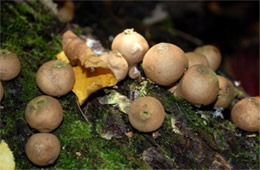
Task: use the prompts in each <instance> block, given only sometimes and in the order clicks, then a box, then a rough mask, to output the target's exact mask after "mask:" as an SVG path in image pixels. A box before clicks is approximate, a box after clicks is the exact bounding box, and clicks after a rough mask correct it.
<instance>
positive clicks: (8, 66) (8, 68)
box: [0, 49, 21, 81]
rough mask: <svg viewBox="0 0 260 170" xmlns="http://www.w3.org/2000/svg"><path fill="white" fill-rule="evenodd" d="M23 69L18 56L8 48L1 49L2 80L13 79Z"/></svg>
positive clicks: (0, 72) (0, 77)
mask: <svg viewBox="0 0 260 170" xmlns="http://www.w3.org/2000/svg"><path fill="white" fill-rule="evenodd" d="M20 70H21V63H20V61H19V59H18V57H17V56H16V55H15V54H14V53H11V52H10V51H8V50H5V49H4V50H0V80H4V81H6V80H11V79H13V78H15V77H16V76H17V75H18V74H19V73H20Z"/></svg>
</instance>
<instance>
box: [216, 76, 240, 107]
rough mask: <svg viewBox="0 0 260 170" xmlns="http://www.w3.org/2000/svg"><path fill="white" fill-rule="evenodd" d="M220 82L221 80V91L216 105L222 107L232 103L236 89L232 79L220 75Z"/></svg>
mask: <svg viewBox="0 0 260 170" xmlns="http://www.w3.org/2000/svg"><path fill="white" fill-rule="evenodd" d="M218 82H219V92H218V97H217V101H216V102H215V104H214V106H215V107H222V108H224V109H225V108H227V107H228V106H229V105H230V103H231V102H232V100H233V98H234V95H235V91H234V86H233V84H232V82H231V81H230V80H228V79H227V78H225V77H223V76H218Z"/></svg>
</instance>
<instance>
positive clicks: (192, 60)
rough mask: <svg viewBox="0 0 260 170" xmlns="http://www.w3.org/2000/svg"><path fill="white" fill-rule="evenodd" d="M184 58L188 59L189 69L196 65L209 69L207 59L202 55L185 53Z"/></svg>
mask: <svg viewBox="0 0 260 170" xmlns="http://www.w3.org/2000/svg"><path fill="white" fill-rule="evenodd" d="M185 56H186V57H187V59H188V63H189V66H188V67H191V66H193V65H196V64H202V65H205V66H207V67H209V62H208V59H207V58H206V57H205V56H204V55H203V54H200V53H196V52H187V53H185Z"/></svg>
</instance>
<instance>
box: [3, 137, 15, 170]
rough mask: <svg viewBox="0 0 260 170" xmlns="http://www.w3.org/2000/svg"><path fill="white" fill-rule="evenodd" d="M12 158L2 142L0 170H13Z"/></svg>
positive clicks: (11, 154) (6, 146)
mask: <svg viewBox="0 0 260 170" xmlns="http://www.w3.org/2000/svg"><path fill="white" fill-rule="evenodd" d="M14 169H15V162H14V156H13V153H12V151H11V150H10V148H9V147H8V145H7V144H6V143H5V141H4V140H2V141H1V143H0V170H14Z"/></svg>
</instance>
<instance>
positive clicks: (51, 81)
mask: <svg viewBox="0 0 260 170" xmlns="http://www.w3.org/2000/svg"><path fill="white" fill-rule="evenodd" d="M65 34H66V33H65ZM65 34H64V35H65ZM70 40H71V39H70ZM63 41H64V39H63ZM65 44H66V43H65ZM63 48H64V47H63ZM111 49H112V51H110V52H105V53H103V54H102V55H100V56H99V57H100V59H102V60H103V61H104V62H105V63H106V64H107V65H108V67H109V68H110V69H111V70H112V72H113V73H114V75H115V77H116V79H117V80H118V81H121V80H123V79H125V77H126V76H127V74H128V75H129V77H130V78H132V79H137V80H139V81H141V80H142V77H141V73H140V71H139V70H138V67H137V66H138V64H139V63H140V62H142V68H143V70H144V73H145V76H146V77H147V78H148V79H150V80H151V81H152V82H154V83H156V84H158V85H160V86H164V87H166V88H167V89H168V90H169V91H170V92H172V94H173V95H175V96H177V97H180V98H183V99H185V100H187V101H188V102H190V103H191V104H193V105H194V106H196V107H201V106H206V105H210V104H212V105H213V106H214V107H222V108H225V109H226V108H228V107H229V106H230V104H231V101H232V100H233V98H234V96H235V92H234V86H233V84H232V82H231V81H230V80H228V79H227V78H225V77H223V76H220V75H217V74H216V73H215V71H216V70H217V69H218V67H219V65H220V63H221V53H220V51H219V50H218V49H217V48H216V47H215V46H213V45H204V46H201V47H198V48H196V49H195V50H194V51H193V52H187V53H185V52H184V51H183V50H182V49H181V48H179V47H178V46H176V45H174V44H171V43H164V42H162V43H158V44H155V45H154V46H152V47H151V48H149V45H148V43H147V41H146V40H145V38H144V37H143V36H142V35H140V34H139V33H137V32H135V31H134V30H133V29H126V30H124V31H123V32H121V33H119V34H118V35H117V36H116V37H115V38H114V40H113V42H112V47H111ZM64 51H65V54H66V55H67V54H68V53H72V54H73V53H76V54H79V53H82V51H77V48H75V49H71V50H66V49H65V48H64ZM75 51H76V52H75ZM20 68H21V66H20V62H19V60H18V58H17V56H16V55H15V54H13V53H11V52H9V51H7V50H1V51H0V80H1V81H7V80H11V79H13V78H15V77H16V76H17V75H18V74H19V72H20ZM74 82H75V75H74V71H73V69H72V66H71V65H70V64H68V63H66V62H65V61H61V60H51V61H48V62H46V63H44V64H43V65H42V66H41V67H40V68H39V70H38V71H37V74H36V83H37V86H38V87H39V88H40V90H41V91H42V92H43V93H44V94H46V95H42V96H38V97H36V98H34V99H33V100H31V101H30V102H29V103H28V104H27V106H26V108H25V120H26V121H27V123H28V124H29V126H30V127H31V128H33V129H36V130H37V131H38V132H40V133H36V134H34V135H32V136H31V137H30V138H29V140H28V141H27V144H26V146H25V152H26V155H27V157H28V158H29V160H31V161H32V162H33V163H34V164H36V165H39V166H47V165H50V164H52V163H54V162H55V160H56V159H57V158H58V156H59V153H60V142H59V140H58V138H57V137H56V136H55V135H53V134H51V133H50V132H52V131H53V130H55V129H57V128H58V127H59V126H60V124H61V122H62V120H63V109H62V106H61V104H60V102H59V101H58V100H57V99H55V98H54V97H59V96H63V95H65V94H67V93H69V92H70V91H71V90H72V88H73V85H74ZM3 96H4V90H3V86H2V83H1V82H0V101H1V100H2V99H3ZM259 108H260V97H249V98H244V99H242V100H241V101H239V102H238V103H236V104H235V105H234V106H233V108H232V111H231V119H232V121H233V122H234V123H235V125H236V126H237V127H239V128H241V129H243V130H245V131H249V132H258V131H260V123H259V121H260V113H259ZM128 118H129V122H130V123H131V125H132V126H133V127H134V128H135V129H137V130H139V131H141V132H153V131H155V130H157V129H158V128H159V127H160V126H161V125H162V123H163V121H164V118H165V111H164V108H163V106H162V104H161V103H160V101H159V100H157V99H156V98H154V97H150V96H145V97H140V98H138V99H137V100H135V101H134V102H133V103H132V104H131V106H130V109H129V112H128Z"/></svg>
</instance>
